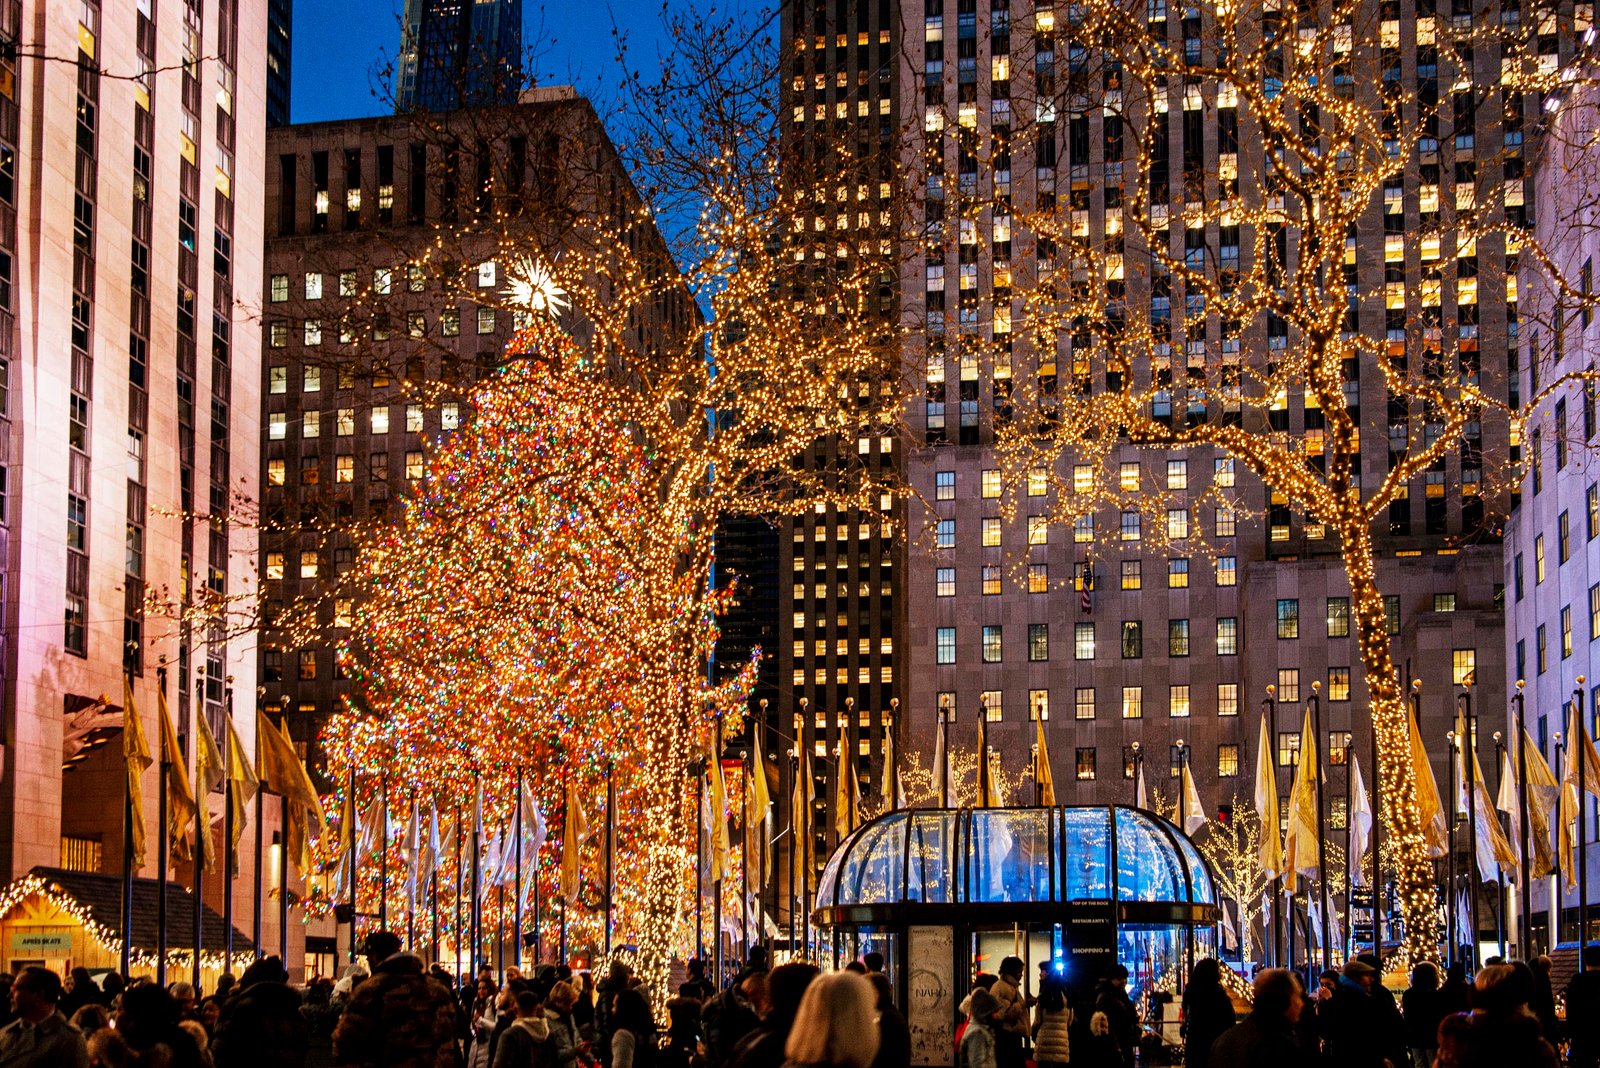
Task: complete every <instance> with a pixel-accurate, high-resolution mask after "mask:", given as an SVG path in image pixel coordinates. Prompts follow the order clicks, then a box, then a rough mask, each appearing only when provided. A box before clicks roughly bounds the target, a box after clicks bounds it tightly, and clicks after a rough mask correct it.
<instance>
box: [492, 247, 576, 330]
mask: <svg viewBox="0 0 1600 1068" xmlns="http://www.w3.org/2000/svg"><path fill="white" fill-rule="evenodd" d="M506 274H507V276H508V277H509V279H510V285H508V286H507V287H506V288H505V289H503V290H501V296H503V297H505V298H506V300H507V301H508V302H509V303H511V304H514V305H516V306H517V307H518V308H522V309H524V310H526V311H529V312H534V313H538V314H543V315H548V316H549V317H550V318H552V319H554V318H555V317H556V316H557V315H559V314H561V313H562V312H564V311H566V310H568V309H569V308H571V307H572V301H571V300H570V299H568V297H567V293H566V290H564V289H562V288H561V287H560V286H559V285H557V284H556V280H555V275H553V274H552V273H551V271H550V268H549V267H547V266H545V265H544V264H543V263H541V262H540V261H538V260H536V259H534V258H533V257H532V256H523V257H520V258H519V259H517V260H516V262H514V263H512V264H511V266H510V268H509V269H508V270H507V272H506Z"/></svg>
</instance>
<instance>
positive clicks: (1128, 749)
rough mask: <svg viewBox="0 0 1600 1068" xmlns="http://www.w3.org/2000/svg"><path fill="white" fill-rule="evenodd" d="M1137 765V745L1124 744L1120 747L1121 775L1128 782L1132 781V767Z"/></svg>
mask: <svg viewBox="0 0 1600 1068" xmlns="http://www.w3.org/2000/svg"><path fill="white" fill-rule="evenodd" d="M1138 765H1139V749H1138V747H1137V746H1133V745H1125V746H1123V747H1122V777H1123V778H1124V779H1127V780H1128V781H1129V782H1132V781H1133V776H1134V769H1135V768H1137V767H1138Z"/></svg>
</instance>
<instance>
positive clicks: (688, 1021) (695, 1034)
mask: <svg viewBox="0 0 1600 1068" xmlns="http://www.w3.org/2000/svg"><path fill="white" fill-rule="evenodd" d="M703 990H704V986H703V985H702V984H700V983H696V982H693V981H690V982H685V983H681V984H679V986H678V996H677V997H675V998H672V999H670V1000H669V1001H668V1002H667V1048H666V1049H664V1050H662V1051H661V1063H662V1065H663V1068H689V1065H690V1063H691V1062H693V1061H694V1060H695V1059H696V1058H697V1057H698V1056H699V1049H700V1007H701V1006H700V1000H701V995H702V991H703ZM782 1056H783V1047H782V1046H779V1047H778V1049H777V1051H776V1052H775V1054H774V1057H773V1059H772V1061H771V1062H769V1063H773V1062H776V1061H777V1060H778V1059H780V1058H782Z"/></svg>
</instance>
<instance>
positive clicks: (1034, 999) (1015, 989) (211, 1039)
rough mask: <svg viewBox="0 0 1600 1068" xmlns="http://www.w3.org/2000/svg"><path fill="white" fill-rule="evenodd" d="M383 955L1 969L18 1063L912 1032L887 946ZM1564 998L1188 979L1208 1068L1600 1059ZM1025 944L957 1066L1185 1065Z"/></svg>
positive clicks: (580, 1055)
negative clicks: (502, 964)
mask: <svg viewBox="0 0 1600 1068" xmlns="http://www.w3.org/2000/svg"><path fill="white" fill-rule="evenodd" d="M363 956H364V957H365V961H366V964H365V966H364V967H363V966H360V965H356V966H352V968H351V970H350V972H349V973H348V974H347V975H346V976H345V978H344V979H341V980H340V981H339V982H338V983H333V982H331V981H329V980H326V979H319V980H313V981H312V982H310V983H308V984H306V985H304V986H303V987H295V986H291V985H290V983H289V977H288V974H287V972H286V971H285V969H284V967H283V963H282V962H281V961H280V960H279V959H278V958H276V957H265V958H263V959H261V960H258V961H256V962H255V963H254V964H252V965H251V966H250V967H249V968H247V969H245V971H244V973H243V974H242V975H241V976H239V977H238V979H237V981H235V979H234V978H233V977H232V976H231V975H224V976H222V977H221V979H220V980H219V981H218V983H217V987H216V989H215V990H213V991H212V992H211V993H210V994H208V995H205V996H201V993H202V992H201V991H198V990H196V989H195V988H194V987H193V986H192V985H190V984H189V983H186V982H175V983H172V984H170V985H168V986H165V987H163V986H160V985H158V984H156V983H154V982H150V981H148V980H133V981H125V980H123V978H122V977H121V976H118V975H116V974H106V975H104V976H103V977H102V978H101V979H99V980H97V979H96V978H95V977H94V976H92V975H91V974H90V973H89V972H88V971H87V970H85V969H83V968H77V969H74V970H73V971H72V973H71V974H70V975H69V976H68V978H67V979H66V980H65V981H64V982H63V980H62V979H61V977H60V976H58V975H57V974H56V973H55V972H53V971H50V970H49V969H47V968H42V967H28V968H24V969H23V970H22V971H20V972H19V973H18V974H17V975H15V976H0V993H4V994H5V995H7V996H5V997H3V998H0V1068H89V1066H94V1068H334V1066H338V1068H343V1066H351V1068H597V1066H598V1068H908V1066H909V1065H910V1063H911V1054H912V1039H911V1031H910V1028H909V1027H908V1025H907V1022H906V1018H905V1016H904V1014H903V1013H902V1011H901V1009H900V1007H899V1006H897V1005H896V1003H895V991H894V984H893V983H891V982H890V980H889V978H888V977H887V976H886V975H885V974H884V960H883V957H882V955H881V954H878V953H867V954H865V955H864V956H863V957H862V958H861V959H860V960H858V961H852V962H850V964H849V965H847V966H846V967H845V968H844V969H843V970H841V971H838V972H832V973H826V974H824V973H822V972H821V971H820V970H819V969H818V967H817V966H816V965H814V964H810V963H806V962H803V961H790V962H788V963H785V964H780V965H778V966H777V967H774V968H771V969H769V968H768V967H767V960H766V955H765V952H764V951H763V950H762V949H761V948H760V947H757V948H755V949H753V950H752V951H751V953H750V956H749V958H748V960H747V961H746V962H745V964H744V965H743V967H742V968H741V969H740V970H739V971H738V973H737V974H736V975H734V976H732V978H731V981H729V982H727V983H726V984H724V985H722V986H721V988H720V989H719V988H718V987H717V985H716V984H714V983H712V982H711V981H710V979H708V977H707V976H706V974H705V971H704V968H703V967H702V966H701V964H700V962H698V961H691V962H690V963H689V966H688V969H687V976H686V978H685V980H684V981H683V982H682V983H680V984H679V986H678V988H677V991H676V992H675V994H674V995H673V996H672V997H671V998H669V999H667V1000H666V1002H665V1005H666V1015H665V1018H664V1019H662V1020H659V1021H658V1020H657V1018H656V1017H655V1016H654V1014H653V1012H652V1008H651V1005H652V999H651V997H650V991H648V990H647V989H645V988H644V986H643V984H642V983H641V981H640V979H639V978H638V977H637V976H636V975H634V974H633V973H632V971H631V970H630V969H629V968H628V966H627V965H626V964H623V963H621V962H620V961H618V962H613V963H612V964H611V965H610V966H609V969H608V970H607V972H606V973H605V974H604V976H603V977H601V978H600V979H599V980H598V981H596V980H595V978H594V977H593V975H592V974H591V973H590V972H588V971H584V970H580V971H579V972H577V973H574V972H573V971H572V970H571V969H569V968H566V967H564V966H552V965H541V966H539V967H538V968H536V969H534V970H533V971H532V972H531V973H529V974H526V975H525V974H523V973H522V972H520V971H519V970H518V969H516V968H510V969H507V972H506V975H505V977H504V982H503V983H502V982H498V981H497V980H496V977H495V975H494V973H493V971H492V970H491V969H489V968H487V967H485V968H483V969H481V970H480V971H479V973H478V974H477V975H476V976H474V977H472V978H471V979H470V980H468V981H466V982H463V983H460V984H459V985H458V984H457V983H456V982H455V980H454V979H453V978H452V977H451V976H450V975H449V974H448V973H447V972H445V971H444V970H443V969H442V968H440V967H438V966H437V965H435V966H434V967H432V968H425V967H424V965H423V962H422V960H421V958H419V957H417V956H414V955H412V954H410V953H404V952H401V944H400V940H399V939H398V938H397V937H396V936H394V935H393V934H390V933H389V932H386V931H379V932H375V933H373V934H371V935H369V936H368V937H367V939H366V942H365V943H364V945H363ZM1584 965H1585V968H1584V970H1582V971H1580V972H1579V973H1578V975H1577V976H1576V977H1575V978H1574V979H1573V980H1572V982H1571V983H1570V984H1568V986H1567V987H1566V989H1565V991H1564V994H1565V999H1566V1008H1567V1012H1566V1014H1565V1020H1564V1021H1563V1020H1562V1019H1561V1018H1560V1017H1559V1016H1558V1014H1557V1012H1556V997H1555V993H1554V991H1553V990H1552V986H1551V962H1550V959H1549V958H1548V957H1540V958H1536V959H1535V960H1534V961H1532V962H1531V963H1525V962H1522V961H1512V962H1504V961H1500V960H1498V959H1491V961H1490V963H1489V964H1487V965H1486V966H1485V967H1484V968H1482V969H1481V970H1480V971H1478V972H1477V974H1476V975H1474V976H1472V977H1471V978H1470V980H1469V978H1468V975H1467V972H1466V970H1465V968H1464V967H1463V966H1462V965H1461V964H1459V963H1458V964H1455V965H1453V966H1451V968H1450V969H1449V970H1448V972H1446V973H1445V975H1444V976H1443V977H1441V975H1440V973H1439V970H1438V969H1437V968H1436V967H1435V966H1434V965H1433V964H1430V963H1426V962H1424V963H1419V964H1417V965H1416V966H1415V967H1414V968H1413V969H1412V970H1411V975H1410V985H1409V986H1408V987H1407V989H1406V990H1405V992H1404V994H1403V995H1402V996H1401V997H1399V998H1396V997H1395V995H1394V994H1393V993H1392V992H1391V991H1390V990H1389V989H1388V988H1387V987H1385V986H1384V985H1383V983H1382V982H1380V981H1379V972H1378V967H1377V961H1376V960H1375V959H1374V958H1373V957H1372V956H1371V955H1370V954H1366V955H1362V956H1358V957H1355V958H1353V959H1351V960H1350V961H1348V962H1347V963H1346V964H1345V965H1344V966H1343V968H1341V969H1339V970H1329V971H1324V972H1322V973H1321V975H1320V976H1318V982H1317V985H1316V987H1315V989H1314V990H1309V991H1308V990H1307V989H1306V986H1305V983H1304V982H1303V980H1302V978H1301V976H1300V975H1299V974H1297V973H1295V972H1292V971H1289V970H1286V969H1280V968H1270V969H1266V970H1263V971H1261V972H1259V973H1257V975H1256V976H1255V979H1254V982H1253V984H1252V990H1251V998H1250V1001H1249V1005H1248V1011H1247V1012H1246V1013H1245V1014H1244V1015H1243V1017H1242V1019H1241V1018H1240V1015H1239V1009H1238V1008H1237V1007H1236V1003H1235V999H1234V998H1233V997H1232V996H1231V995H1230V994H1229V992H1228V988H1227V985H1226V984H1225V983H1224V982H1223V979H1224V972H1223V968H1222V966H1220V965H1219V964H1218V962H1217V961H1215V960H1209V959H1207V960H1201V961H1198V962H1196V963H1195V965H1194V966H1193V968H1192V969H1191V970H1190V974H1189V976H1188V981H1187V982H1186V983H1185V984H1184V989H1183V994H1182V1014H1181V1021H1182V1022H1181V1045H1182V1051H1183V1052H1182V1063H1183V1064H1185V1065H1186V1066H1188V1068H1279V1066H1283V1068H1301V1066H1312V1068H1317V1066H1327V1068H1334V1066H1338V1068H1497V1066H1502V1065H1517V1066H1526V1068H1559V1066H1560V1065H1561V1064H1562V1058H1561V1055H1560V1053H1558V1051H1560V1050H1563V1049H1565V1050H1566V1052H1567V1060H1566V1063H1567V1064H1568V1065H1571V1066H1574V1068H1600V946H1591V947H1588V948H1586V949H1585V951H1584ZM1024 973H1025V966H1024V964H1023V961H1022V960H1021V959H1020V958H1018V957H1007V958H1005V959H1004V960H1002V961H1001V962H1000V966H999V969H998V972H997V973H994V974H990V973H986V972H979V973H978V974H977V975H976V976H975V977H974V980H973V983H972V988H971V992H970V993H969V994H968V995H967V997H966V998H965V999H964V1000H963V1001H962V1002H961V1005H960V1017H961V1019H960V1022H959V1024H958V1026H957V1028H956V1032H955V1041H954V1046H953V1048H951V1049H950V1050H949V1053H950V1057H951V1060H952V1063H953V1064H955V1065H956V1066H957V1068H1024V1066H1025V1065H1027V1064H1032V1065H1033V1066H1035V1068H1067V1066H1069V1065H1070V1066H1071V1068H1134V1066H1135V1064H1136V1063H1138V1064H1158V1063H1171V1057H1172V1053H1173V1051H1172V1050H1169V1049H1165V1048H1163V1042H1162V1039H1161V1038H1160V1036H1159V1032H1158V1031H1156V1030H1153V1029H1147V1028H1146V1027H1145V1026H1144V1024H1143V1022H1142V1021H1141V1017H1140V1011H1139V1009H1138V1007H1137V1006H1136V1005H1135V1003H1134V1002H1133V1000H1132V999H1131V998H1130V997H1129V994H1128V973H1127V970H1126V969H1125V968H1123V967H1121V966H1120V965H1115V964H1113V965H1112V966H1110V967H1109V968H1108V969H1107V971H1106V973H1105V974H1104V975H1103V976H1102V977H1101V978H1100V979H1099V981H1098V982H1097V983H1096V984H1095V985H1094V986H1093V989H1092V991H1089V990H1082V989H1074V988H1072V987H1070V986H1069V985H1068V983H1067V982H1066V980H1065V978H1064V977H1063V976H1062V975H1061V974H1059V973H1058V972H1057V971H1056V970H1054V969H1053V967H1052V966H1051V964H1050V963H1049V962H1046V963H1045V964H1043V965H1041V966H1040V971H1039V977H1038V981H1037V984H1036V986H1035V988H1034V989H1033V990H1031V991H1030V990H1029V987H1028V984H1027V982H1026V979H1025V974H1024Z"/></svg>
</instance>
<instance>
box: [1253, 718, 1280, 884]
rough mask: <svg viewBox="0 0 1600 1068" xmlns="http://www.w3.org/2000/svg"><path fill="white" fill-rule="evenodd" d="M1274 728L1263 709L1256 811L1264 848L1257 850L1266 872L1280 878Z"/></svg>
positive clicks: (1258, 751) (1258, 755)
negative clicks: (1271, 726) (1259, 819)
mask: <svg viewBox="0 0 1600 1068" xmlns="http://www.w3.org/2000/svg"><path fill="white" fill-rule="evenodd" d="M1275 758H1276V753H1275V750H1274V748H1273V740H1272V730H1271V728H1270V726H1269V725H1268V722H1267V714H1266V712H1262V713H1261V741H1260V743H1259V744H1258V745H1257V747H1256V798H1255V800H1256V814H1257V815H1258V816H1260V817H1261V848H1260V850H1259V851H1258V852H1257V853H1256V860H1257V863H1258V864H1259V865H1260V867H1261V871H1262V872H1263V874H1265V875H1266V876H1267V878H1269V879H1276V878H1277V877H1278V876H1280V875H1282V874H1283V838H1282V832H1281V831H1280V830H1279V824H1280V822H1281V821H1280V820H1279V818H1278V772H1277V767H1276V765H1275V764H1274V760H1275Z"/></svg>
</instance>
